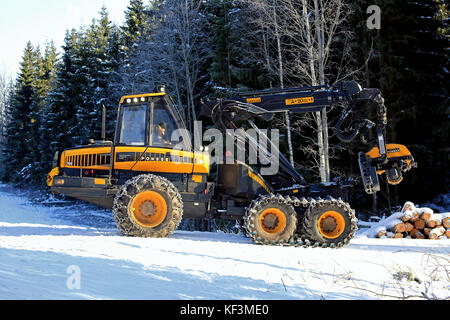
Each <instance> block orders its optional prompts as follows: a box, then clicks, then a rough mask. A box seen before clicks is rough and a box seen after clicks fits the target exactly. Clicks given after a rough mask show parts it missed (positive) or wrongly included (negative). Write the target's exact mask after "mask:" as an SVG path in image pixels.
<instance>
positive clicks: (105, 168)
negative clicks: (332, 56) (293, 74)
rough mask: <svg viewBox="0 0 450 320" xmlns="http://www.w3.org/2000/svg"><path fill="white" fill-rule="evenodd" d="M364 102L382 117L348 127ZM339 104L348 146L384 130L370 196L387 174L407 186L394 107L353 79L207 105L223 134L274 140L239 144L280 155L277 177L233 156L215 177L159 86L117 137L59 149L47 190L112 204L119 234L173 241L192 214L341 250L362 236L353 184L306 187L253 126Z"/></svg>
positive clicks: (129, 114)
mask: <svg viewBox="0 0 450 320" xmlns="http://www.w3.org/2000/svg"><path fill="white" fill-rule="evenodd" d="M361 101H366V102H367V101H368V102H370V103H375V105H376V108H377V119H376V121H375V122H372V121H371V120H368V119H357V121H356V124H354V125H353V126H352V127H350V128H348V129H346V130H344V129H343V123H344V122H345V121H346V119H347V118H348V116H349V115H350V113H352V110H354V109H355V108H357V107H356V103H357V102H361ZM339 104H340V105H344V106H345V107H344V109H343V113H342V116H341V118H340V119H339V121H338V122H337V124H336V127H335V133H336V135H337V136H338V137H339V138H340V139H341V140H342V141H344V142H347V143H351V142H352V141H353V140H354V139H355V138H356V137H358V136H359V137H360V138H361V140H362V141H366V140H367V138H366V135H367V133H368V132H369V131H371V130H373V129H374V130H375V136H376V141H375V142H374V145H373V146H372V148H371V149H370V150H369V151H367V152H361V153H360V154H359V159H358V160H359V165H360V169H361V177H362V182H363V185H364V188H365V191H366V192H367V193H369V194H370V193H375V192H377V191H378V190H379V182H378V175H381V174H386V176H387V180H388V182H389V183H391V184H398V183H400V182H401V180H402V173H403V172H406V171H408V170H409V169H411V168H412V167H414V165H415V162H414V159H413V157H412V156H411V154H410V152H409V151H408V149H407V148H406V147H405V146H403V145H397V144H386V143H385V138H384V128H385V125H386V122H387V121H386V108H385V106H384V99H383V98H382V97H381V93H380V92H379V90H378V89H363V88H361V87H360V86H359V85H358V84H357V83H356V82H353V81H352V82H344V83H340V84H338V85H334V86H315V87H301V88H290V89H280V90H263V91H254V92H246V93H240V94H238V95H236V96H235V97H233V98H231V99H216V100H212V101H211V100H207V101H202V115H203V116H206V117H209V118H210V119H211V120H212V122H213V124H214V125H215V127H216V128H217V129H219V130H220V131H221V132H222V133H223V134H225V135H227V134H229V129H234V130H235V129H238V128H239V126H238V125H236V123H238V122H242V121H244V122H247V123H248V125H249V126H250V127H251V128H253V129H254V130H255V132H256V133H257V134H258V135H259V136H260V138H261V137H263V138H266V139H265V140H266V142H267V143H266V144H261V143H259V142H258V139H256V140H255V139H254V138H253V137H251V136H248V135H247V133H246V131H244V130H243V132H244V134H243V135H241V136H238V137H235V138H236V140H233V141H236V142H235V146H233V151H234V148H235V147H236V148H239V146H240V147H242V146H244V147H248V148H250V149H252V150H254V151H257V152H258V153H259V154H260V155H262V157H263V158H264V157H266V160H267V159H269V158H271V157H272V156H273V153H274V151H276V154H277V157H276V158H277V159H276V161H278V162H277V164H278V165H279V170H278V171H277V173H276V174H264V170H263V169H264V167H265V166H266V165H267V161H266V162H265V164H263V163H257V164H252V165H248V164H246V163H245V161H241V160H240V161H238V160H233V159H232V160H231V161H226V162H225V163H223V164H222V163H218V164H217V165H215V166H214V168H215V171H214V172H211V163H210V162H211V155H210V154H209V152H208V151H207V149H206V148H204V147H202V146H195V147H194V142H193V140H192V137H191V135H190V134H189V131H188V130H186V125H185V123H184V121H183V118H182V117H181V115H180V113H179V111H178V109H177V107H176V105H175V104H174V102H173V100H172V99H171V98H170V96H169V95H168V94H167V93H166V92H165V90H163V87H159V88H158V89H157V90H155V92H153V93H147V94H138V95H129V96H124V97H122V99H121V101H120V104H119V109H118V115H117V122H116V130H115V136H114V139H113V141H106V140H105V137H104V131H105V130H104V129H103V130H102V139H101V140H98V141H95V140H92V141H90V142H89V143H87V144H83V145H80V146H76V147H73V148H70V149H66V150H64V151H62V152H58V153H57V154H56V155H55V158H54V163H53V169H52V171H51V172H50V173H49V174H48V176H47V184H48V185H49V186H50V188H51V191H52V192H54V193H57V194H64V195H66V196H69V197H73V198H77V199H81V200H85V201H88V202H91V203H94V204H97V205H99V206H102V207H105V208H112V211H113V216H114V219H115V221H116V224H117V226H118V228H119V230H120V231H121V233H122V234H124V235H127V236H140V237H167V236H169V235H171V234H172V233H173V232H174V231H175V230H176V228H177V227H178V224H179V223H180V221H181V219H182V218H201V217H212V218H229V219H235V220H238V221H240V222H241V226H242V228H243V230H244V231H245V234H246V235H247V236H248V237H251V238H252V240H253V241H254V242H255V243H258V244H277V245H280V244H281V245H303V246H308V245H314V246H322V247H327V246H330V247H339V246H342V245H344V244H346V243H348V242H349V241H350V239H352V238H353V236H354V234H355V232H356V230H357V219H356V216H355V211H354V210H353V209H352V208H351V207H350V204H349V203H348V199H347V197H348V189H349V187H351V185H350V184H349V183H347V182H345V181H341V182H333V183H328V184H317V185H310V184H308V183H306V181H305V179H304V178H303V177H302V176H301V175H300V174H299V173H298V172H297V170H296V169H295V168H294V167H293V166H292V165H291V164H290V162H289V161H288V160H287V159H286V157H285V156H284V155H283V154H281V153H280V152H279V150H278V149H277V147H276V146H275V145H274V144H273V143H272V142H271V141H270V139H268V137H267V136H266V135H265V133H264V132H263V131H261V130H260V129H259V128H258V127H257V126H256V125H255V123H254V122H253V121H252V119H253V118H256V117H261V118H263V119H266V120H269V119H271V117H273V115H274V114H275V113H279V112H283V113H284V112H286V111H288V112H292V113H305V112H315V111H320V110H322V109H324V108H327V107H329V106H335V105H339ZM360 113H361V112H360ZM362 113H363V114H364V112H362ZM104 118H105V117H104ZM103 122H105V121H104V120H103ZM102 125H103V128H104V127H105V123H103V124H102ZM233 139H234V138H233ZM240 139H241V140H243V141H241V142H242V144H240V143H239V140H240ZM226 151H227V152H226V155H227V154H228V152H229V150H226ZM272 158H273V157H272Z"/></svg>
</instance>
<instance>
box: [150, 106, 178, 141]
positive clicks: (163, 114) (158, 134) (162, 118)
mask: <svg viewBox="0 0 450 320" xmlns="http://www.w3.org/2000/svg"><path fill="white" fill-rule="evenodd" d="M177 129H178V124H177V122H176V121H175V118H174V116H173V113H172V112H171V110H169V108H168V106H167V103H166V101H165V100H164V99H163V98H158V99H155V101H154V104H153V124H152V134H151V145H152V146H156V147H174V146H175V145H176V144H177V143H178V142H179V141H171V138H172V133H173V132H174V131H175V130H177Z"/></svg>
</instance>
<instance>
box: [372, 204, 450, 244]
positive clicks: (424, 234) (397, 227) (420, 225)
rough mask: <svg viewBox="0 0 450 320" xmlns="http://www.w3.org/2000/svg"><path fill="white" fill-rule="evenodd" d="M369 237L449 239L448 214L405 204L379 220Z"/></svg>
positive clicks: (449, 219)
mask: <svg viewBox="0 0 450 320" xmlns="http://www.w3.org/2000/svg"><path fill="white" fill-rule="evenodd" d="M371 235H372V236H373V237H376V238H413V239H450V212H446V213H434V212H433V210H432V209H430V208H425V207H424V208H419V207H416V206H415V205H414V204H413V203H412V202H409V201H408V202H406V203H405V204H404V205H403V208H402V210H401V211H400V212H396V213H394V214H392V215H391V216H389V217H388V218H386V219H384V220H381V221H380V222H379V223H378V224H377V226H376V227H375V228H372V230H371Z"/></svg>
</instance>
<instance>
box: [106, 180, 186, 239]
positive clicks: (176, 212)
mask: <svg viewBox="0 0 450 320" xmlns="http://www.w3.org/2000/svg"><path fill="white" fill-rule="evenodd" d="M149 187H151V188H155V187H156V188H161V189H163V190H165V191H167V193H168V195H169V197H170V198H171V199H172V203H171V205H172V212H173V216H174V217H173V218H172V221H170V222H169V225H168V228H164V229H161V230H159V231H157V232H154V234H152V235H151V237H155V238H164V237H167V236H169V235H170V234H172V233H173V231H175V230H176V229H177V228H178V225H179V223H180V221H181V218H182V214H183V201H182V198H181V195H180V193H179V192H178V189H177V188H176V187H175V186H174V185H173V184H172V183H171V182H170V181H169V180H167V179H166V178H163V177H161V176H157V175H153V174H142V175H138V176H136V177H133V178H131V179H129V180H128V181H126V182H125V183H124V184H123V185H122V187H121V188H120V189H119V191H118V192H117V194H116V196H115V198H114V205H113V209H112V211H113V216H114V220H115V221H116V225H117V227H118V228H119V230H120V232H121V233H122V234H123V235H125V236H132V237H142V236H145V234H144V233H145V232H144V231H143V230H141V229H139V228H138V227H137V226H136V225H135V224H133V222H132V221H131V220H130V218H129V216H128V204H129V202H130V201H131V200H132V199H133V197H134V196H135V195H136V194H138V193H139V192H141V191H144V190H146V189H147V188H149ZM130 193H131V195H130ZM147 236H149V235H147Z"/></svg>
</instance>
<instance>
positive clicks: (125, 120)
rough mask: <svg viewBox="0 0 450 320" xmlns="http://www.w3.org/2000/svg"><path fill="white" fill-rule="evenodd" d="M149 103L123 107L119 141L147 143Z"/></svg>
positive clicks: (134, 143) (130, 143)
mask: <svg viewBox="0 0 450 320" xmlns="http://www.w3.org/2000/svg"><path fill="white" fill-rule="evenodd" d="M146 119H147V105H137V106H126V107H123V108H122V121H121V124H120V137H119V143H122V144H127V145H145V142H146V141H145V140H146V139H145V137H146V125H145V124H146V121H147V120H146Z"/></svg>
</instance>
